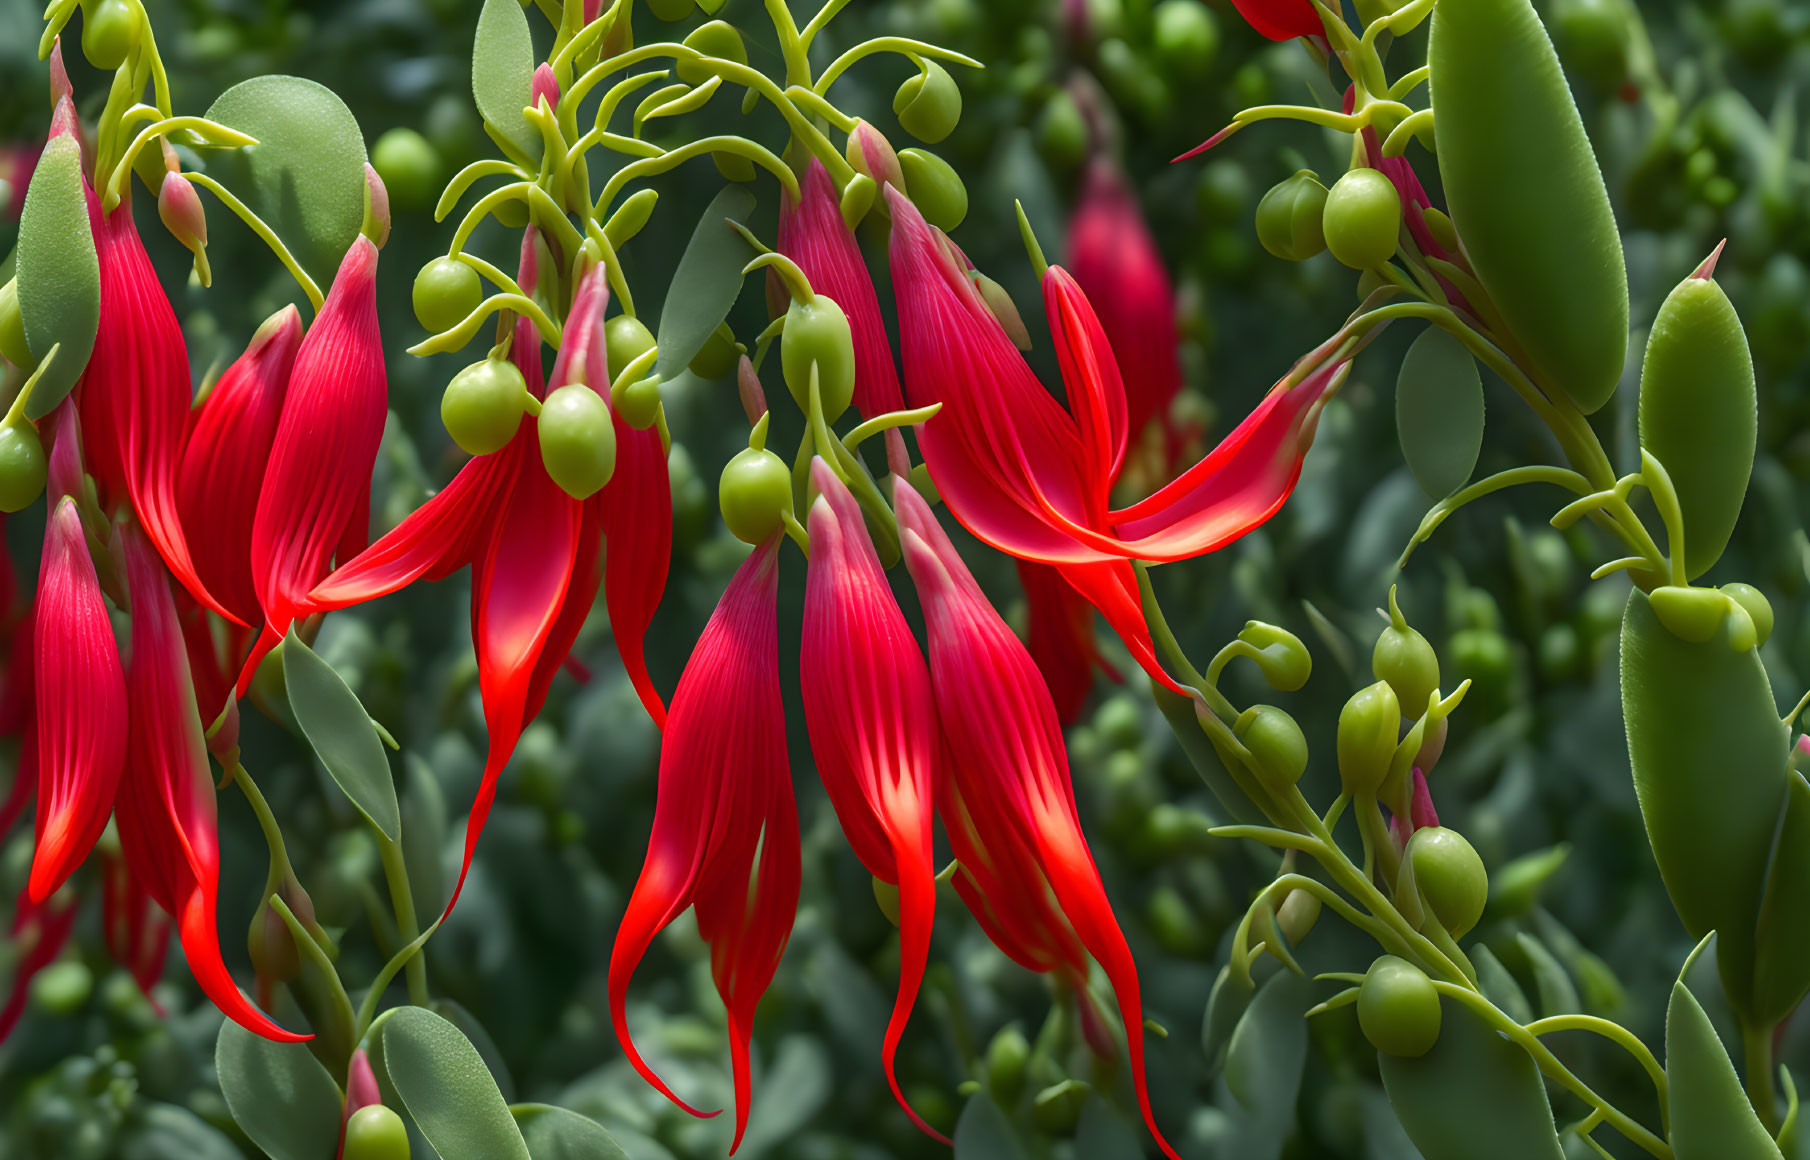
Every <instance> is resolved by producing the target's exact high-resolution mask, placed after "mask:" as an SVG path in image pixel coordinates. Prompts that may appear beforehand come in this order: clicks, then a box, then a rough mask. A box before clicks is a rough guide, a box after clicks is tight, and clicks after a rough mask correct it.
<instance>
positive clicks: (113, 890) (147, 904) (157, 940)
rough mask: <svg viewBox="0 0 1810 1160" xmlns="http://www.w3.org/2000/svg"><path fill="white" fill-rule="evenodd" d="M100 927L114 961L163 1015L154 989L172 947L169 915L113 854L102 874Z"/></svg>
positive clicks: (107, 858) (110, 855) (123, 860)
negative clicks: (127, 973) (153, 994)
mask: <svg viewBox="0 0 1810 1160" xmlns="http://www.w3.org/2000/svg"><path fill="white" fill-rule="evenodd" d="M101 929H102V930H103V931H104V932H105V933H106V938H107V951H108V953H109V954H111V955H112V956H113V961H114V962H116V963H118V964H119V965H120V966H122V967H124V968H126V970H127V971H128V972H130V973H131V975H132V981H133V982H135V983H137V984H138V989H139V990H140V991H143V992H144V995H145V998H147V999H150V1000H151V1007H152V1008H153V1009H154V1010H155V1011H156V1012H157V1013H158V1014H159V1015H162V1014H163V1005H162V1004H161V1003H159V1002H158V1001H157V1000H156V999H155V998H154V997H153V996H152V995H151V988H152V987H154V986H155V985H156V984H157V980H158V979H160V978H162V977H163V960H164V957H165V956H166V955H167V954H168V952H169V949H170V917H169V915H167V914H165V913H164V911H163V909H162V908H161V907H159V906H158V905H157V903H156V900H155V899H153V898H152V897H151V892H150V891H149V890H146V889H145V884H144V882H143V881H142V880H141V879H139V878H138V877H137V876H136V875H134V874H133V873H132V868H131V867H130V866H129V865H127V863H126V860H125V858H124V857H123V856H121V855H119V854H115V853H110V854H108V855H107V857H106V858H105V859H104V868H103V870H102V875H101Z"/></svg>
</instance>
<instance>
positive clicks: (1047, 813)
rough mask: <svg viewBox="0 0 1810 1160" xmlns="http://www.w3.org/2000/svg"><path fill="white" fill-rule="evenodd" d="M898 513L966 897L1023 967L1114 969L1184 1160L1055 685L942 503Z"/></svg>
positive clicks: (1137, 1062)
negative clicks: (1088, 962) (1088, 831)
mask: <svg viewBox="0 0 1810 1160" xmlns="http://www.w3.org/2000/svg"><path fill="white" fill-rule="evenodd" d="M893 504H894V508H895V510H896V511H897V512H898V517H899V529H900V536H901V539H902V542H903V546H904V554H905V564H906V567H907V569H909V571H910V572H911V577H912V580H913V582H914V583H915V584H916V586H917V590H918V598H919V600H920V601H921V602H922V604H923V606H924V621H925V626H926V629H927V631H928V633H929V639H930V676H931V684H932V687H933V689H934V690H935V695H936V708H937V716H938V719H939V720H940V721H941V723H942V727H943V736H944V738H945V739H946V741H947V746H948V748H947V751H946V752H947V753H948V755H949V758H948V760H949V770H948V772H949V777H948V781H949V782H950V783H951V785H950V788H951V792H950V793H949V795H948V799H947V800H948V806H947V807H946V808H945V810H944V825H945V828H946V829H947V830H948V832H949V838H950V842H951V844H952V845H953V846H954V848H955V855H956V858H957V859H958V860H959V861H960V862H961V865H962V869H961V870H960V871H959V872H958V873H957V875H956V880H957V882H958V884H959V886H958V889H960V891H961V893H962V896H963V898H964V899H965V900H966V901H967V902H968V904H969V907H970V909H972V910H973V911H974V913H975V916H976V918H978V919H979V920H980V921H981V923H982V925H983V926H984V927H985V928H986V929H987V932H988V934H989V935H990V936H992V937H993V938H994V941H995V942H996V943H998V945H999V946H1000V948H1001V949H1002V950H1004V951H1005V952H1006V953H1007V954H1009V955H1011V956H1012V957H1013V958H1014V959H1016V960H1018V961H1019V962H1020V963H1023V964H1024V965H1026V966H1029V967H1031V968H1032V969H1034V970H1039V971H1049V970H1058V971H1063V972H1065V973H1068V974H1069V975H1070V977H1071V978H1072V979H1074V980H1076V981H1080V980H1084V979H1085V977H1086V969H1085V960H1084V959H1082V958H1081V956H1080V954H1079V951H1078V949H1077V947H1076V944H1077V943H1078V944H1079V946H1080V947H1083V948H1085V949H1086V952H1087V954H1088V955H1091V956H1092V957H1093V959H1094V961H1095V962H1098V963H1099V964H1100V967H1101V968H1102V969H1103V970H1104V971H1105V973H1106V977H1107V979H1108V980H1110V981H1111V983H1112V988H1113V991H1114V993H1115V994H1116V995H1117V997H1118V1004H1119V1013H1120V1015H1121V1017H1122V1019H1123V1022H1124V1025H1125V1037H1126V1040H1127V1046H1128V1047H1129V1049H1130V1057H1131V1074H1132V1083H1133V1086H1134V1087H1135V1088H1136V1089H1137V1095H1138V1105H1139V1107H1140V1108H1141V1109H1142V1111H1143V1114H1144V1120H1145V1123H1146V1124H1147V1125H1149V1128H1150V1132H1151V1135H1153V1136H1154V1137H1155V1138H1156V1141H1157V1144H1158V1145H1159V1146H1160V1147H1161V1148H1162V1150H1163V1154H1164V1155H1166V1156H1169V1157H1171V1160H1176V1153H1175V1151H1174V1150H1173V1149H1172V1148H1171V1147H1170V1146H1169V1144H1168V1142H1167V1141H1166V1140H1165V1139H1164V1138H1163V1135H1162V1133H1161V1132H1160V1131H1159V1130H1158V1129H1157V1127H1156V1121H1155V1118H1154V1116H1153V1114H1152V1113H1151V1110H1150V1098H1149V1093H1148V1091H1147V1090H1146V1087H1145V1079H1144V1014H1143V1000H1142V998H1141V993H1140V990H1139V986H1138V973H1137V964H1136V963H1135V962H1134V961H1133V960H1132V957H1131V949H1130V947H1129V946H1127V945H1126V942H1125V936H1124V933H1123V932H1122V931H1121V930H1120V929H1119V924H1118V920H1117V919H1116V918H1115V917H1114V916H1113V912H1112V904H1111V902H1110V901H1109V900H1108V899H1107V897H1106V888H1105V885H1104V884H1103V883H1102V882H1101V880H1100V872H1099V870H1098V869H1097V868H1096V867H1095V865H1094V860H1093V854H1092V853H1091V852H1090V851H1089V849H1088V845H1087V839H1086V837H1085V836H1084V835H1083V834H1082V833H1081V822H1080V818H1079V816H1078V815H1077V813H1076V809H1075V794H1074V787H1073V785H1072V784H1071V782H1070V780H1069V770H1068V752H1067V749H1066V748H1065V746H1064V744H1063V740H1062V726H1061V723H1060V722H1059V721H1058V720H1057V718H1056V710H1055V706H1054V704H1053V703H1052V702H1051V700H1050V694H1049V689H1048V688H1047V687H1046V686H1045V684H1044V682H1043V678H1042V676H1040V675H1039V674H1038V672H1037V666H1036V664H1035V663H1034V662H1033V661H1032V660H1031V657H1030V654H1029V653H1028V652H1026V651H1025V648H1024V645H1022V644H1021V643H1019V640H1018V638H1017V637H1016V636H1014V635H1012V630H1011V629H1009V628H1008V627H1006V623H1005V621H1004V620H1002V619H1000V616H999V613H998V612H996V611H994V609H993V606H992V605H991V604H990V603H988V601H987V598H986V596H985V595H984V594H983V593H982V592H981V590H980V586H979V585H978V584H976V583H975V581H974V577H973V576H972V575H971V574H970V573H969V572H968V569H967V566H966V565H964V564H963V563H962V560H961V557H960V556H959V555H957V554H956V551H955V546H954V545H953V544H952V543H950V541H949V537H948V536H947V535H946V534H945V533H944V532H943V530H942V528H941V527H940V526H939V525H938V524H937V522H936V517H935V516H934V515H932V514H931V511H930V507H929V505H928V504H926V503H925V502H924V500H923V499H922V498H921V497H920V496H919V495H918V494H917V492H916V490H915V489H913V488H912V487H911V486H910V485H909V484H906V483H902V482H898V481H895V483H894V486H893ZM964 879H965V880H964ZM1052 899H1053V905H1052V901H1051V900H1052Z"/></svg>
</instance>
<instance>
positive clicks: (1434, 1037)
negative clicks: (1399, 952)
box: [1357, 955, 1440, 1059]
mask: <svg viewBox="0 0 1810 1160" xmlns="http://www.w3.org/2000/svg"><path fill="white" fill-rule="evenodd" d="M1357 1013H1358V1026H1359V1027H1360V1028H1362V1029H1363V1032H1364V1038H1365V1039H1368V1040H1369V1041H1370V1045H1371V1046H1372V1047H1374V1048H1376V1049H1377V1050H1378V1051H1381V1052H1384V1053H1386V1054H1388V1055H1395V1056H1401V1057H1403V1058H1407V1059H1415V1058H1418V1057H1420V1056H1423V1055H1425V1054H1426V1053H1427V1052H1429V1051H1431V1050H1432V1049H1433V1044H1435V1043H1437V1042H1438V1041H1439V1019H1440V1012H1439V992H1438V991H1437V990H1435V989H1434V988H1433V980H1431V979H1429V978H1427V976H1426V972H1424V971H1422V970H1421V969H1420V968H1419V967H1417V966H1415V965H1414V964H1413V963H1410V962H1408V961H1407V960H1406V959H1398V958H1396V957H1395V956H1394V955H1383V956H1382V957H1381V958H1379V959H1377V960H1376V961H1375V962H1374V963H1371V964H1370V969H1369V970H1368V971H1366V972H1365V973H1364V983H1363V986H1361V987H1359V988H1358V1000H1357Z"/></svg>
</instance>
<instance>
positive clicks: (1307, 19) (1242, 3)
mask: <svg viewBox="0 0 1810 1160" xmlns="http://www.w3.org/2000/svg"><path fill="white" fill-rule="evenodd" d="M1232 7H1234V8H1236V9H1238V15H1240V16H1242V17H1244V19H1245V23H1247V24H1249V25H1250V26H1251V27H1252V28H1254V29H1256V30H1257V31H1258V32H1259V33H1260V34H1262V35H1264V36H1267V37H1268V38H1269V39H1271V40H1293V39H1294V38H1295V37H1297V36H1319V37H1324V36H1325V35H1326V26H1325V25H1323V24H1321V23H1320V14H1319V13H1318V12H1316V11H1314V6H1313V5H1312V4H1310V3H1308V0H1232Z"/></svg>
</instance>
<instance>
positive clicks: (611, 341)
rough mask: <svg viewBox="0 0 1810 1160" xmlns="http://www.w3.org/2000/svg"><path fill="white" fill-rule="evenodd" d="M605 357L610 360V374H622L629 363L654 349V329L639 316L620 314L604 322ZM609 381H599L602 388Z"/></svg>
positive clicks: (599, 386) (613, 375)
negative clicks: (648, 326)
mask: <svg viewBox="0 0 1810 1160" xmlns="http://www.w3.org/2000/svg"><path fill="white" fill-rule="evenodd" d="M603 342H604V348H603V349H604V358H606V359H607V360H608V361H609V368H610V376H611V377H612V378H614V377H615V376H617V375H619V374H621V373H622V372H623V370H624V369H625V368H626V367H627V366H628V364H630V363H632V362H634V361H635V360H636V359H638V358H640V357H641V356H642V355H644V354H646V353H647V352H648V351H650V350H652V349H654V334H653V331H651V330H649V329H648V328H647V324H646V323H645V322H642V321H641V320H640V319H639V318H630V317H629V316H628V315H626V314H618V315H617V316H616V317H614V318H612V319H610V320H609V321H608V322H606V323H604V324H603ZM606 386H608V384H607V383H598V384H597V388H598V389H599V390H602V389H603V388H604V387H606Z"/></svg>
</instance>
